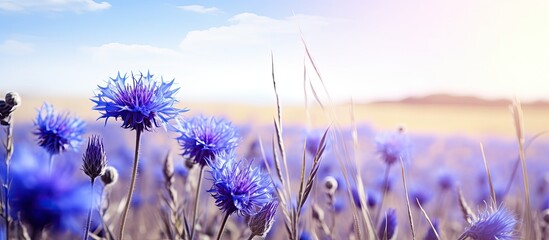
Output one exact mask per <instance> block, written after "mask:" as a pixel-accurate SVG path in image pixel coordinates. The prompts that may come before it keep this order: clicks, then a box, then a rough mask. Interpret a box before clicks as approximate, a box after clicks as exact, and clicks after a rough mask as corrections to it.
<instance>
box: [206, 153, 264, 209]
mask: <svg viewBox="0 0 549 240" xmlns="http://www.w3.org/2000/svg"><path fill="white" fill-rule="evenodd" d="M216 159H217V160H216V163H215V164H211V166H212V171H211V174H212V179H211V180H212V182H213V185H212V187H211V189H210V190H208V192H209V193H210V194H211V195H212V197H213V198H215V205H217V206H218V207H219V208H220V209H221V211H223V212H225V213H226V214H227V215H229V214H232V213H234V212H236V213H237V214H239V215H250V216H251V215H255V214H257V213H258V212H259V211H260V210H261V209H263V207H264V206H265V205H266V204H268V203H269V202H271V201H272V199H273V184H272V182H271V180H270V178H269V176H267V175H265V174H263V173H262V172H261V170H260V168H254V167H252V166H251V164H250V163H245V162H243V161H242V160H236V159H235V157H234V155H233V154H218V155H217V156H216Z"/></svg>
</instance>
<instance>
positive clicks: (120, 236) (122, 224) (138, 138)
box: [118, 130, 141, 240]
mask: <svg viewBox="0 0 549 240" xmlns="http://www.w3.org/2000/svg"><path fill="white" fill-rule="evenodd" d="M140 141H141V131H140V130H136V131H135V153H134V158H133V169H132V179H131V181H130V190H129V192H128V197H127V198H126V205H125V207H124V212H122V219H121V220H120V232H119V233H118V239H120V240H123V239H124V227H125V225H126V217H127V216H128V210H129V209H130V203H131V201H132V194H133V188H134V187H135V177H136V175H137V162H138V160H139V158H138V155H139V142H140Z"/></svg>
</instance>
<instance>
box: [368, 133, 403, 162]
mask: <svg viewBox="0 0 549 240" xmlns="http://www.w3.org/2000/svg"><path fill="white" fill-rule="evenodd" d="M375 144H376V152H377V153H378V154H379V155H380V156H381V159H382V160H383V161H384V162H385V163H386V164H387V165H388V166H391V165H393V164H394V163H395V162H397V161H400V159H401V158H402V160H403V161H406V160H407V159H408V157H409V148H410V142H409V139H408V137H407V136H406V135H405V134H404V133H403V132H402V131H398V132H387V133H382V134H379V135H377V136H376V138H375Z"/></svg>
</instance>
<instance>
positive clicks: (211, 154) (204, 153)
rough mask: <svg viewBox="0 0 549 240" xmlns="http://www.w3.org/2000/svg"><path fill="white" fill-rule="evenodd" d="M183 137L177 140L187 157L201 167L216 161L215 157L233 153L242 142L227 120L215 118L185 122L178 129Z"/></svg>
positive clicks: (201, 118)
mask: <svg viewBox="0 0 549 240" xmlns="http://www.w3.org/2000/svg"><path fill="white" fill-rule="evenodd" d="M176 132H178V133H180V134H181V136H179V137H178V138H177V142H178V143H179V146H181V148H182V149H183V154H182V155H183V156H187V157H189V158H190V159H192V160H194V162H195V163H198V164H199V165H200V166H201V167H203V166H205V165H206V164H207V163H208V160H209V161H214V160H215V155H216V154H217V153H221V152H231V151H233V150H234V149H235V148H236V147H237V146H238V143H239V142H240V137H239V135H238V132H237V130H236V128H234V127H233V126H232V125H231V123H230V122H229V121H227V120H225V119H215V118H214V117H209V118H206V117H202V116H199V117H194V118H192V119H190V120H189V121H184V122H183V123H182V124H181V126H178V127H177V128H176Z"/></svg>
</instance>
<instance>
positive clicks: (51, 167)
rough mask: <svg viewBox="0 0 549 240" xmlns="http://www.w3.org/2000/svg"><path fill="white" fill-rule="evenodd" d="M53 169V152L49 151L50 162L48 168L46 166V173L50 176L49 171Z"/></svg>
mask: <svg viewBox="0 0 549 240" xmlns="http://www.w3.org/2000/svg"><path fill="white" fill-rule="evenodd" d="M52 170H53V154H51V153H50V163H49V168H48V173H49V174H50V176H51V171H52Z"/></svg>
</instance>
